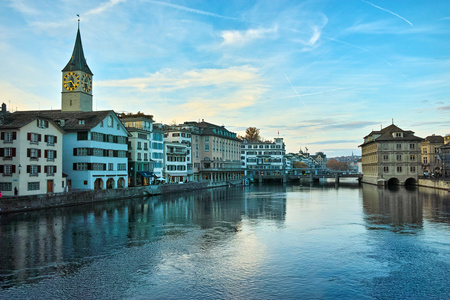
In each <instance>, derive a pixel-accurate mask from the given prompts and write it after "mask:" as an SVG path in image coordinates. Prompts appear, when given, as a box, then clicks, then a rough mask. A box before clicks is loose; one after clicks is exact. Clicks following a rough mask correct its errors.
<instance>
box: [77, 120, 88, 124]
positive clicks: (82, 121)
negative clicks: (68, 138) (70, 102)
mask: <svg viewBox="0 0 450 300" xmlns="http://www.w3.org/2000/svg"><path fill="white" fill-rule="evenodd" d="M84 124H86V120H84V119H78V125H84Z"/></svg>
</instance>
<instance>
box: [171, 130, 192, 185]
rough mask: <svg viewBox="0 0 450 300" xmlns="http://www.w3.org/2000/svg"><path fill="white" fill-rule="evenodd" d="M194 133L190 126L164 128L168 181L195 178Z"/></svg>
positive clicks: (182, 180)
mask: <svg viewBox="0 0 450 300" xmlns="http://www.w3.org/2000/svg"><path fill="white" fill-rule="evenodd" d="M191 145H192V135H191V132H190V129H189V127H188V126H179V125H173V126H166V127H165V128H164V149H165V152H164V156H165V161H164V162H165V166H164V173H165V179H166V180H167V181H168V182H184V181H192V180H193V171H192V155H191V154H192V149H191Z"/></svg>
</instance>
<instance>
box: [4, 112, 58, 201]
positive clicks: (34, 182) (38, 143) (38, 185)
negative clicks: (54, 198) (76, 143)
mask: <svg viewBox="0 0 450 300" xmlns="http://www.w3.org/2000/svg"><path fill="white" fill-rule="evenodd" d="M0 132H1V141H0V159H1V163H0V191H1V192H2V193H3V195H4V196H14V195H16V196H24V195H37V194H45V193H60V192H63V191H64V189H65V186H66V182H65V179H64V178H63V167H62V159H63V152H62V149H63V148H62V145H63V136H64V131H63V130H62V129H61V128H60V127H59V126H58V125H57V124H55V123H54V122H53V121H52V120H50V119H47V118H44V117H42V116H38V112H34V113H33V114H29V115H21V114H18V113H13V114H6V115H3V116H2V117H1V118H0Z"/></svg>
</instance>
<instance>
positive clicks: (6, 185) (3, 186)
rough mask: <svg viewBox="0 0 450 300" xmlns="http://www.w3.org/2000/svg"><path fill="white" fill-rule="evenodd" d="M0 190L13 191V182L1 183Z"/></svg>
mask: <svg viewBox="0 0 450 300" xmlns="http://www.w3.org/2000/svg"><path fill="white" fill-rule="evenodd" d="M0 190H1V191H12V183H11V182H0Z"/></svg>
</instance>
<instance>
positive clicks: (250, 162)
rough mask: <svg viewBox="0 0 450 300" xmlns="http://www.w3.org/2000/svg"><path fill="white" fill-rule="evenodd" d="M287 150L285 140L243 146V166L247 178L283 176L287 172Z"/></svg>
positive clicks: (276, 139)
mask: <svg viewBox="0 0 450 300" xmlns="http://www.w3.org/2000/svg"><path fill="white" fill-rule="evenodd" d="M285 155H286V150H285V144H284V142H283V138H275V139H274V141H273V142H253V143H251V142H248V141H247V140H245V139H244V142H243V143H242V145H241V166H242V168H243V169H244V170H245V176H247V177H252V176H253V177H258V176H259V175H260V174H261V175H267V176H282V175H283V174H284V173H285V172H286V158H285Z"/></svg>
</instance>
